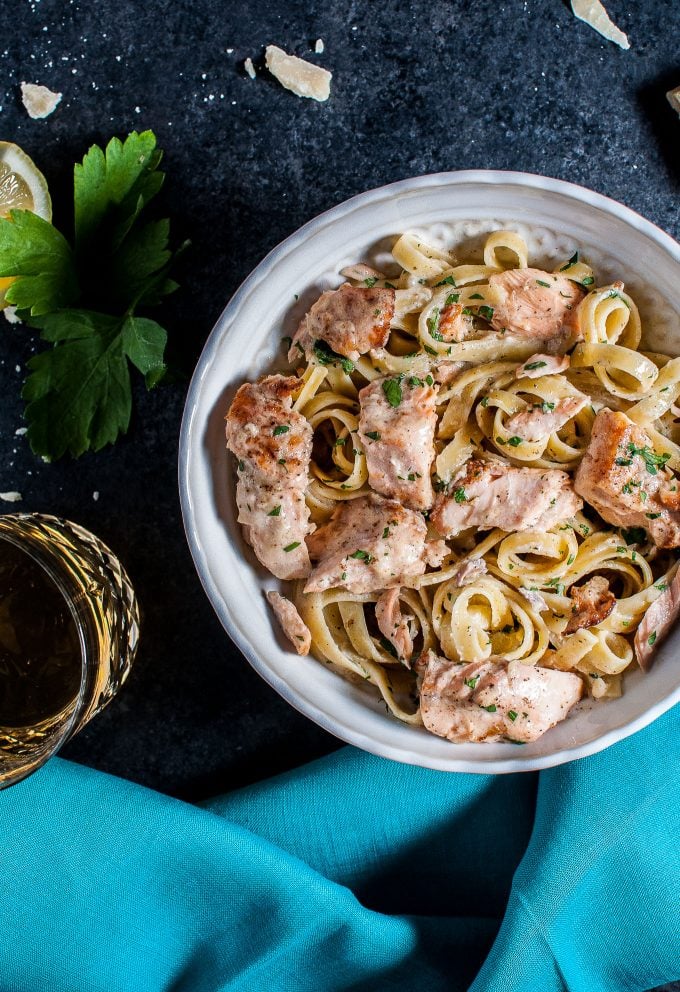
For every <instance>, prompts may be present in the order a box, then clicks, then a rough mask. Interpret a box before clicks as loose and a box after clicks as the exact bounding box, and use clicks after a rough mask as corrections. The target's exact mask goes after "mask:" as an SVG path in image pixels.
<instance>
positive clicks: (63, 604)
mask: <svg viewBox="0 0 680 992" xmlns="http://www.w3.org/2000/svg"><path fill="white" fill-rule="evenodd" d="M138 638H139V611H138V606H137V602H136V599H135V596H134V592H133V589H132V586H131V584H130V581H129V579H128V577H127V574H126V573H125V571H124V569H123V568H122V566H121V564H120V562H119V561H118V559H117V558H116V557H115V556H114V555H113V554H112V552H111V551H110V550H109V549H108V548H107V547H106V546H105V545H104V544H102V542H101V541H99V540H98V538H96V537H94V535H93V534H91V533H90V532H89V531H86V530H84V528H82V527H79V526H78V525H77V524H73V523H70V522H69V521H65V520H60V519H58V518H56V517H50V516H45V515H42V514H8V515H6V516H0V787H2V786H3V785H9V784H11V783H12V782H15V781H18V780H19V779H20V778H23V777H24V776H25V775H27V774H29V773H30V772H31V771H33V770H34V769H35V768H37V767H38V766H39V765H40V764H42V763H43V762H44V761H45V760H46V759H47V758H48V757H49V756H50V754H53V753H54V751H56V750H57V748H58V747H60V746H61V744H62V743H63V742H64V741H65V740H68V738H69V737H71V736H72V735H73V734H74V733H76V732H77V730H78V729H80V727H82V726H83V725H84V724H85V723H86V722H87V721H88V720H89V719H90V718H91V717H92V716H94V714H95V713H97V712H98V711H99V710H100V709H102V707H103V706H105V705H106V704H107V703H108V702H109V700H110V699H111V698H112V697H113V696H114V695H115V693H116V692H117V691H118V689H119V688H120V686H121V685H122V683H123V682H124V681H125V679H126V678H127V675H128V673H129V671H130V667H131V665H132V661H133V659H134V656H135V652H136V649H137V642H138Z"/></svg>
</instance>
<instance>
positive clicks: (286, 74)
mask: <svg viewBox="0 0 680 992" xmlns="http://www.w3.org/2000/svg"><path fill="white" fill-rule="evenodd" d="M265 61H266V64H267V68H268V69H269V71H270V72H271V74H272V76H274V78H275V79H278V81H279V82H280V83H281V85H282V86H283V87H285V89H287V90H290V91H291V92H292V93H295V95H296V96H304V97H309V98H310V99H311V100H318V101H319V102H321V103H322V102H323V101H324V100H327V99H328V97H329V96H330V95H331V79H332V75H331V73H330V72H329V71H328V69H322V68H321V66H318V65H312V63H311V62H305V60H304V59H299V58H298V57H297V56H296V55H288V54H287V53H286V52H284V51H283V49H282V48H277V46H276V45H268V46H267V50H266V52H265Z"/></svg>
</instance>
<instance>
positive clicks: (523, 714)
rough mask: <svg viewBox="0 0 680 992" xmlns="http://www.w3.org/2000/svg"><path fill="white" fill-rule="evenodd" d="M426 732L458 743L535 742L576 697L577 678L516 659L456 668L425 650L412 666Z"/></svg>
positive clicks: (561, 717) (580, 687)
mask: <svg viewBox="0 0 680 992" xmlns="http://www.w3.org/2000/svg"><path fill="white" fill-rule="evenodd" d="M414 667H415V669H416V671H417V673H418V683H419V691H420V712H421V714H422V717H423V723H424V724H425V726H426V727H427V729H428V730H429V731H431V732H432V733H433V734H437V735H438V736H439V737H446V738H447V739H448V740H450V741H455V742H458V743H463V742H480V741H502V740H504V739H508V738H510V739H511V740H513V741H521V742H523V743H528V742H530V741H535V740H537V739H538V738H539V737H540V736H541V735H542V734H544V733H545V732H546V731H547V730H550V728H551V727H554V726H555V724H557V723H559V722H560V720H564V718H565V717H566V715H567V714H568V713H569V710H570V709H571V708H572V706H574V704H575V703H577V702H578V701H579V699H580V698H581V694H582V692H583V683H582V681H581V679H580V678H579V676H578V675H573V674H572V673H571V672H561V671H557V670H553V669H550V668H537V667H534V666H533V665H524V664H523V663H522V662H521V661H511V662H507V661H473V662H470V663H469V664H466V663H463V664H457V663H456V662H453V661H449V659H448V658H441V657H439V656H438V655H436V654H435V653H434V651H428V652H427V653H426V654H424V655H421V657H420V658H419V659H418V661H417V662H416V664H415V666H414Z"/></svg>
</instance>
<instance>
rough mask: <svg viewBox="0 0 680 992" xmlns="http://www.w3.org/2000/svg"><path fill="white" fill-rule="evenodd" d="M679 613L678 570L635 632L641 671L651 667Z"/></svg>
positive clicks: (636, 653)
mask: <svg viewBox="0 0 680 992" xmlns="http://www.w3.org/2000/svg"><path fill="white" fill-rule="evenodd" d="M679 613H680V570H678V571H677V572H676V573H675V578H674V579H673V581H672V582H671V584H670V585H669V586H668V587H667V588H666V589H664V590H663V592H662V593H661V595H660V596H659V598H658V599H655V600H654V602H653V603H652V604H651V606H648V607H647V610H646V612H645V615H644V616H643V618H642V620H641V621H640V625H639V626H638V629H637V630H636V631H635V657H636V658H637V660H638V663H639V665H640V668H641V669H642V670H643V671H645V672H648V671H649V669H650V668H651V667H652V656H653V655H654V652H655V651H656V649H657V648H658V647H659V645H660V644H661V642H662V641H663V639H664V638H665V637H667V635H668V634H669V633H670V630H671V628H672V627H673V624H674V623H675V621H676V620H677V619H678V614H679Z"/></svg>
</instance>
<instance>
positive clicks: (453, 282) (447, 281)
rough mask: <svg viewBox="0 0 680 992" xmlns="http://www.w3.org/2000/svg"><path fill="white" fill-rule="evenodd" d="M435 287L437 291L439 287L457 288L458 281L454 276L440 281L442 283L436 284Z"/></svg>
mask: <svg viewBox="0 0 680 992" xmlns="http://www.w3.org/2000/svg"><path fill="white" fill-rule="evenodd" d="M434 285H435V289H436V287H437V286H455V285H456V280H455V279H454V278H453V276H447V277H446V279H440V281H439V282H436V283H435V284H434Z"/></svg>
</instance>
